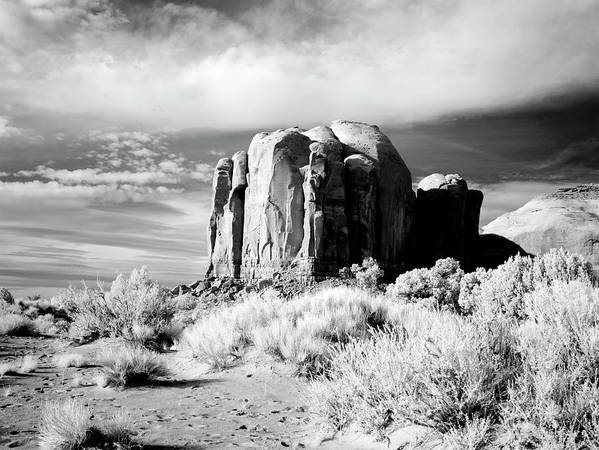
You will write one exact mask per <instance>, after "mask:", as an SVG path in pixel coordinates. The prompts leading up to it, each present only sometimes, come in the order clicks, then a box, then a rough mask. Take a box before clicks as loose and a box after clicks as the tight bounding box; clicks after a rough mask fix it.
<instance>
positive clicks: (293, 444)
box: [0, 337, 402, 450]
mask: <svg viewBox="0 0 599 450" xmlns="http://www.w3.org/2000/svg"><path fill="white" fill-rule="evenodd" d="M111 345H121V343H119V342H115V341H109V340H103V341H99V342H96V343H92V344H88V345H85V346H81V347H69V344H68V342H66V341H64V340H60V339H52V338H22V337H4V338H0V362H5V361H9V360H12V359H14V358H15V357H19V356H22V355H25V354H33V355H36V356H37V357H39V360H40V365H39V367H38V368H37V369H36V370H35V371H34V372H32V373H30V374H26V375H5V376H4V377H2V378H0V446H3V447H8V448H16V447H18V448H35V446H36V445H37V441H36V439H37V435H38V427H39V421H40V410H41V406H42V405H43V403H44V402H45V401H49V400H57V399H65V398H80V399H81V400H82V401H83V402H84V403H85V404H86V405H88V406H89V407H90V408H91V411H92V413H93V420H95V421H102V420H106V419H108V418H110V417H114V416H115V415H122V416H124V417H127V418H128V421H129V423H130V424H131V429H132V430H134V431H135V432H136V433H137V436H136V440H137V441H138V442H140V443H142V444H143V445H144V448H148V449H172V450H174V449H183V448H186V449H218V448H232V447H241V448H316V447H318V448H327V449H337V448H339V449H365V448H369V449H370V448H372V449H383V448H390V447H391V448H398V447H401V445H398V444H397V442H399V441H397V442H393V445H391V446H390V447H388V446H387V443H380V442H379V443H374V442H373V441H372V439H371V438H369V437H363V436H356V435H344V436H337V437H335V438H334V439H325V440H324V441H323V435H322V433H320V432H319V431H318V428H317V426H316V425H315V424H313V423H311V421H310V417H309V413H308V404H307V403H308V402H307V398H308V397H307V384H306V382H304V381H302V380H299V379H297V378H296V377H294V376H293V375H292V373H291V368H290V367H289V366H286V365H284V364H282V363H278V362H276V361H272V360H258V359H257V358H255V359H253V360H252V359H251V358H248V360H246V361H244V363H243V364H242V365H239V366H237V367H235V368H232V369H230V370H226V371H222V372H210V371H209V370H207V367H205V366H203V365H201V364H199V363H196V362H195V361H193V360H192V359H191V358H189V356H188V355H185V354H183V353H180V352H172V353H166V354H164V355H163V357H164V358H165V360H166V362H167V366H168V367H169V368H170V369H171V370H172V376H171V377H169V378H165V379H161V380H160V381H158V382H156V383H153V384H152V385H148V386H142V387H135V388H128V389H125V390H116V389H113V388H100V387H98V386H96V385H93V384H92V382H93V378H94V377H95V376H96V375H97V374H99V373H100V368H98V367H84V368H73V367H71V368H67V369H60V368H57V367H55V366H54V364H53V363H52V356H53V355H54V354H56V353H61V352H69V353H71V352H75V353H82V354H85V355H88V356H91V357H92V359H93V355H94V354H97V352H99V351H100V350H101V349H102V348H104V347H107V346H111ZM77 378H80V379H81V380H83V383H84V384H89V385H84V386H74V383H73V380H74V379H77ZM401 440H402V439H400V441H401ZM394 441H395V440H394Z"/></svg>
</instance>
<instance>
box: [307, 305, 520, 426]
mask: <svg viewBox="0 0 599 450" xmlns="http://www.w3.org/2000/svg"><path fill="white" fill-rule="evenodd" d="M488 325H489V324H482V325H479V324H477V323H475V322H474V321H470V320H469V319H465V318H461V317H460V316H457V315H454V314H452V313H449V312H438V311H427V310H423V309H419V308H418V307H408V308H407V309H406V310H405V311H404V312H403V316H402V317H401V318H400V320H399V324H398V325H397V327H396V329H395V330H393V331H390V330H382V331H377V332H375V333H374V335H373V338H372V339H367V340H352V341H351V342H350V343H348V344H347V345H345V346H344V347H343V348H342V349H341V350H340V351H339V352H338V353H336V354H335V355H334V357H333V359H332V362H331V369H330V371H329V372H328V377H327V378H323V379H321V380H319V381H317V382H316V383H314V384H313V393H314V395H313V396H312V397H313V399H314V400H313V403H314V405H313V406H314V411H315V412H316V414H318V415H319V416H320V417H321V418H322V419H323V420H324V422H325V423H327V424H328V425H329V426H331V427H333V428H337V429H340V428H344V427H346V426H348V425H349V424H351V423H353V424H357V425H358V426H359V427H360V428H362V430H364V431H366V432H368V433H377V434H379V435H384V434H385V433H386V432H387V431H388V430H389V428H391V429H393V427H395V426H397V425H398V424H401V423H406V422H407V423H415V424H425V425H428V426H431V427H433V428H435V429H437V430H439V431H441V432H443V433H447V432H450V431H451V430H456V429H463V428H464V427H465V426H467V425H468V424H472V423H473V421H476V420H478V419H481V418H482V419H488V420H491V421H497V420H498V417H499V415H500V402H501V400H502V399H503V398H504V397H505V396H506V395H507V391H508V387H509V385H510V381H511V380H512V379H513V377H514V374H515V371H516V368H517V367H518V364H519V363H518V358H517V355H515V352H514V349H513V345H514V342H513V337H512V336H510V334H509V333H510V328H508V327H505V328H504V327H500V328H492V330H489V327H488ZM490 342H493V343H494V345H493V346H491V345H490Z"/></svg>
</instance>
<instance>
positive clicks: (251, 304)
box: [180, 290, 283, 369]
mask: <svg viewBox="0 0 599 450" xmlns="http://www.w3.org/2000/svg"><path fill="white" fill-rule="evenodd" d="M282 305H283V300H282V298H281V297H280V296H279V295H278V294H277V293H276V292H274V291H271V290H267V291H264V292H262V293H251V294H249V295H248V297H247V298H246V299H245V300H244V301H243V302H242V303H238V304H235V305H233V306H230V307H228V308H224V309H222V310H218V311H215V312H212V313H211V314H209V315H207V316H205V317H202V318H201V319H200V320H198V321H197V322H196V323H195V324H193V325H191V326H189V327H187V328H186V329H185V330H184V331H183V333H182V335H181V339H180V346H182V347H185V348H189V349H190V350H191V352H192V355H193V356H194V357H197V358H200V359H203V360H205V361H206V362H208V363H209V364H210V365H211V366H212V367H214V368H217V369H222V368H224V367H227V366H230V365H231V364H232V363H233V360H234V359H235V358H236V357H237V356H239V354H240V353H239V352H240V350H241V349H242V348H243V347H245V346H247V345H249V344H250V343H251V338H252V329H253V328H254V327H255V326H258V325H262V324H266V323H268V322H269V321H270V320H272V318H273V317H275V316H276V315H277V310H278V309H279V308H280V307H281V306H282Z"/></svg>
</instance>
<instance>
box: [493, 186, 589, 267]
mask: <svg viewBox="0 0 599 450" xmlns="http://www.w3.org/2000/svg"><path fill="white" fill-rule="evenodd" d="M598 218H599V186H597V185H581V186H576V187H572V188H566V189H560V190H558V191H557V192H555V193H553V194H549V195H542V196H540V197H537V198H535V199H533V200H531V201H529V202H528V203H526V204H525V205H524V206H522V207H521V208H520V209H517V210H516V211H512V212H509V213H506V214H503V215H502V216H499V217H498V218H497V219H495V220H493V221H492V222H491V223H489V224H488V225H487V226H485V227H484V228H483V230H484V232H485V233H489V234H491V233H492V234H496V235H499V236H503V237H504V238H506V239H509V240H510V241H512V242H514V243H516V244H517V245H518V246H519V247H521V248H522V249H523V250H524V251H525V252H527V253H530V254H533V255H539V254H543V253H545V252H547V251H548V250H550V249H551V248H559V247H563V248H564V249H566V250H569V251H571V252H575V253H579V254H581V255H582V256H584V257H585V258H586V259H587V260H588V261H589V262H591V263H592V264H593V265H595V266H596V265H597V264H599V221H598V220H597V219H598Z"/></svg>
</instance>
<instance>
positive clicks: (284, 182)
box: [208, 121, 498, 279]
mask: <svg viewBox="0 0 599 450" xmlns="http://www.w3.org/2000/svg"><path fill="white" fill-rule="evenodd" d="M482 201H483V194H482V192H480V191H478V190H471V189H469V188H468V184H467V182H466V180H464V179H462V177H460V176H459V175H443V174H432V175H430V176H428V177H426V178H424V179H423V180H422V181H421V182H420V184H419V186H418V189H417V192H416V193H414V191H413V188H412V176H411V174H410V171H409V170H408V168H407V167H406V164H405V163H404V161H403V159H402V158H401V156H400V154H399V152H398V151H397V149H396V148H395V147H394V146H393V144H392V143H391V141H390V140H389V138H388V137H387V136H385V135H384V134H383V133H382V132H381V131H380V129H379V128H378V127H377V126H374V125H368V124H365V123H360V122H350V121H335V122H333V123H332V124H330V125H329V126H318V127H315V128H312V129H310V130H304V129H301V128H297V127H295V128H288V129H285V130H282V129H281V130H276V131H272V132H262V133H258V134H257V135H256V136H254V138H253V139H252V142H251V143H250V145H249V149H248V150H247V152H245V151H241V152H237V153H236V154H235V155H234V156H233V157H232V158H223V159H221V160H220V161H219V162H218V164H217V166H216V170H215V173H214V182H213V190H212V211H211V214H210V220H209V230H208V231H209V261H210V264H209V268H208V275H212V276H217V277H220V276H230V277H242V278H248V279H252V278H269V277H271V276H273V275H274V274H275V273H280V272H285V273H286V274H288V275H294V274H295V275H297V276H298V277H319V276H329V275H336V274H338V272H339V269H340V268H342V267H346V266H348V265H351V264H352V263H360V262H362V261H363V260H364V258H367V257H373V258H375V259H376V260H377V261H378V263H379V265H380V266H381V267H382V268H383V269H384V270H385V272H386V274H387V275H388V276H394V275H396V274H398V273H399V272H401V271H403V270H406V269H409V268H412V267H418V266H428V265H432V264H434V262H435V261H436V260H437V259H439V258H444V257H453V258H455V259H457V260H458V261H460V262H461V264H462V266H463V267H465V268H466V269H472V268H474V267H476V266H477V264H478V262H479V261H478V260H479V256H480V255H481V254H484V252H482V253H481V249H480V248H479V247H480V243H481V242H484V240H481V239H480V238H479V216H480V208H481V205H482ZM496 254H498V253H497V252H495V255H496Z"/></svg>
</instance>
